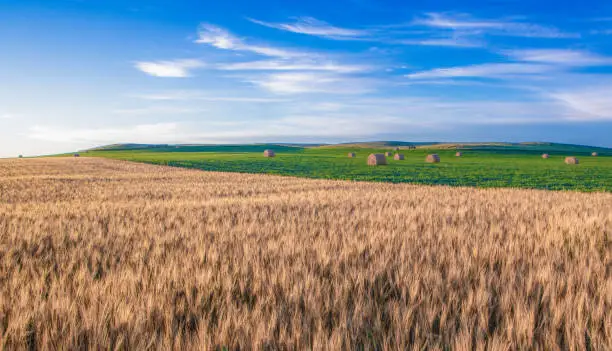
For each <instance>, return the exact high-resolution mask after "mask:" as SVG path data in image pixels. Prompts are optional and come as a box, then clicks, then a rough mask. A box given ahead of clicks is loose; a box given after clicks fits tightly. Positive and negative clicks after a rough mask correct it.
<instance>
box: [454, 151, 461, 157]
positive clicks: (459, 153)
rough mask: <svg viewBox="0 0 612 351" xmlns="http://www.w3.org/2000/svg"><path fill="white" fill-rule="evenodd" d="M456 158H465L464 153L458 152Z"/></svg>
mask: <svg viewBox="0 0 612 351" xmlns="http://www.w3.org/2000/svg"><path fill="white" fill-rule="evenodd" d="M455 156H456V157H461V156H463V153H462V152H457V153H456V154H455Z"/></svg>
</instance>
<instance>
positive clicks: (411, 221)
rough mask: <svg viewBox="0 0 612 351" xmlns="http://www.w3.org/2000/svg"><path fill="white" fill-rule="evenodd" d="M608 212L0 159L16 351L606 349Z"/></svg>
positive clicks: (2, 264)
mask: <svg viewBox="0 0 612 351" xmlns="http://www.w3.org/2000/svg"><path fill="white" fill-rule="evenodd" d="M611 311H612V194H603V193H594V194H583V193H577V192H545V191H530V190H512V189H488V190H479V189H472V188H456V187H455V188H452V187H427V186H413V185H391V184H382V183H358V182H343V181H324V180H306V179H299V178H291V177H275V176H266V175H248V174H230V173H211V172H200V171H193V170H181V169H173V168H168V167H161V166H151V165H143V164H134V163H128V162H123V161H112V160H103V159H94V158H80V159H73V158H57V159H21V160H2V161H0V348H2V349H4V350H14V349H29V350H76V349H79V350H81V349H107V350H172V349H174V350H179V349H195V350H223V349H226V350H238V349H239V350H311V349H312V350H343V349H347V350H348V349H354V350H442V349H446V350H485V349H487V350H519V349H520V350H524V349H541V350H589V349H590V350H609V349H611V348H612V313H611Z"/></svg>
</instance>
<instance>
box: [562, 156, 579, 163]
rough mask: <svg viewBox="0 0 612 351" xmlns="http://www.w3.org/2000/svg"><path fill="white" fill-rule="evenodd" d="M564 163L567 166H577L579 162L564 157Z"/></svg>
mask: <svg viewBox="0 0 612 351" xmlns="http://www.w3.org/2000/svg"><path fill="white" fill-rule="evenodd" d="M565 163H567V164H568V165H577V164H579V163H580V161H578V159H577V158H576V157H566V158H565Z"/></svg>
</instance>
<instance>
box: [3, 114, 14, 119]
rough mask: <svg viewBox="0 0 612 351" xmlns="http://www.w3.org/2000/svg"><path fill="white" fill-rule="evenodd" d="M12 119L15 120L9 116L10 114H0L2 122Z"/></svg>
mask: <svg viewBox="0 0 612 351" xmlns="http://www.w3.org/2000/svg"><path fill="white" fill-rule="evenodd" d="M13 118H15V116H14V115H12V114H10V113H4V114H0V120H2V119H13Z"/></svg>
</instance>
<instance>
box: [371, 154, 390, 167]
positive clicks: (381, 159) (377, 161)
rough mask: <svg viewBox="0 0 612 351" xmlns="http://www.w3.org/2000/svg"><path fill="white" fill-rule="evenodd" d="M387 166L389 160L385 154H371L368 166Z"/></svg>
mask: <svg viewBox="0 0 612 351" xmlns="http://www.w3.org/2000/svg"><path fill="white" fill-rule="evenodd" d="M386 164H387V158H386V157H385V155H383V154H370V156H368V166H381V165H386Z"/></svg>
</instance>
